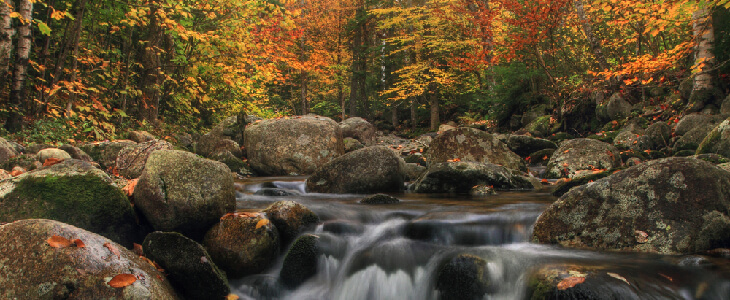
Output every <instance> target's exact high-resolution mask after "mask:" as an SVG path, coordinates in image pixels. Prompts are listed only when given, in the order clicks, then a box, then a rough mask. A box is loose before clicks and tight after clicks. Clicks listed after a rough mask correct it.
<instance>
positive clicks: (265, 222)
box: [256, 219, 269, 229]
mask: <svg viewBox="0 0 730 300" xmlns="http://www.w3.org/2000/svg"><path fill="white" fill-rule="evenodd" d="M268 224H269V219H261V220H260V221H258V223H256V229H259V228H261V227H264V226H266V225H268Z"/></svg>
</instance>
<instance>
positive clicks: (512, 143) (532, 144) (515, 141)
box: [507, 135, 558, 157]
mask: <svg viewBox="0 0 730 300" xmlns="http://www.w3.org/2000/svg"><path fill="white" fill-rule="evenodd" d="M507 147H509V149H510V150H512V152H514V153H516V154H517V155H519V156H522V157H526V156H528V155H530V153H534V152H536V151H540V150H544V149H557V148H558V145H557V144H555V143H553V142H551V141H549V140H546V139H539V138H535V137H531V136H529V135H510V136H509V138H507Z"/></svg>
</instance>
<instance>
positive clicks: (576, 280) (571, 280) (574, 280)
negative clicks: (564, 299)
mask: <svg viewBox="0 0 730 300" xmlns="http://www.w3.org/2000/svg"><path fill="white" fill-rule="evenodd" d="M585 281H586V278H585V277H573V276H571V277H567V278H565V279H563V280H562V281H560V282H559V283H558V286H557V287H558V290H561V291H562V290H567V289H569V288H572V287H574V286H576V285H579V284H581V283H583V282H585Z"/></svg>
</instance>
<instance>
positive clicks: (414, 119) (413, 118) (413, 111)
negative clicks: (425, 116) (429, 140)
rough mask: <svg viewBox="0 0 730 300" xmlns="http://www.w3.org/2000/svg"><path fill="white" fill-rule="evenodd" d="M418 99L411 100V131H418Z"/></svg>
mask: <svg viewBox="0 0 730 300" xmlns="http://www.w3.org/2000/svg"><path fill="white" fill-rule="evenodd" d="M416 105H417V103H416V98H413V100H411V129H412V130H413V131H416V126H417V124H418V116H417V115H416Z"/></svg>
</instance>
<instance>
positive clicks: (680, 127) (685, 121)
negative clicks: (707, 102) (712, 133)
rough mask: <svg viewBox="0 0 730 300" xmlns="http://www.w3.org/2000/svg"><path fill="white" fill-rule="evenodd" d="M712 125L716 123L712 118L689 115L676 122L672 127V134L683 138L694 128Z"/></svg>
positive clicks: (701, 115)
mask: <svg viewBox="0 0 730 300" xmlns="http://www.w3.org/2000/svg"><path fill="white" fill-rule="evenodd" d="M712 123H717V122H716V120H715V118H714V117H713V116H709V115H705V114H689V115H686V116H684V117H682V118H681V119H680V120H679V121H678V122H677V126H675V127H674V134H676V135H678V136H683V135H685V134H686V133H687V132H689V131H690V130H692V129H694V128H697V127H700V126H703V125H706V124H712ZM713 127H714V126H713Z"/></svg>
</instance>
